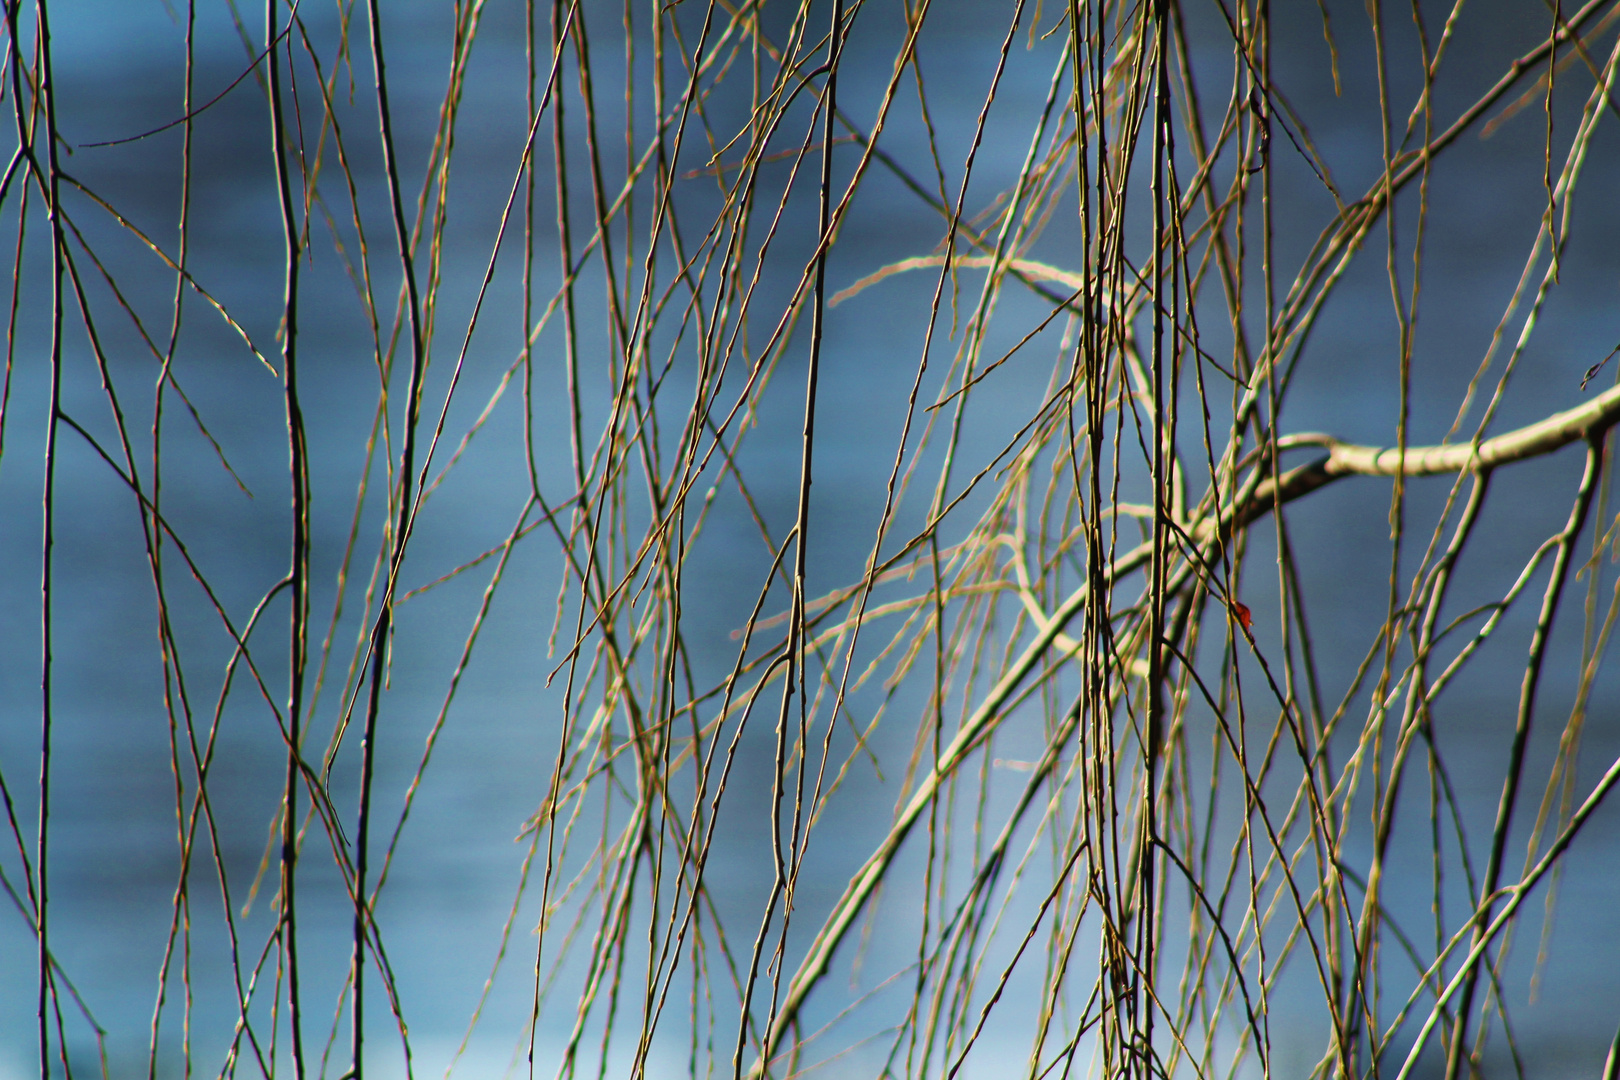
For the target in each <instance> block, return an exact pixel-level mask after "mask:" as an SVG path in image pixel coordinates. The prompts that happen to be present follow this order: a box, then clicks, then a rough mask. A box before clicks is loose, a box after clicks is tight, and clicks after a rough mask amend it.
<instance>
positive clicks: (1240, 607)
mask: <svg viewBox="0 0 1620 1080" xmlns="http://www.w3.org/2000/svg"><path fill="white" fill-rule="evenodd" d="M1232 614H1233V615H1236V616H1237V621H1238V622H1240V623H1242V624H1243V629H1245V630H1247V629H1248V628H1249V627H1250V626H1251V625H1252V624H1253V623H1254V615H1253V613H1251V612H1250V611H1249V605H1247V604H1245V603H1244V602H1243V601H1241V600H1233V601H1232Z"/></svg>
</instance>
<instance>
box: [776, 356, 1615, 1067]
mask: <svg viewBox="0 0 1620 1080" xmlns="http://www.w3.org/2000/svg"><path fill="white" fill-rule="evenodd" d="M1616 423H1620V386H1616V387H1613V388H1611V389H1609V390H1607V391H1605V392H1604V393H1602V394H1599V395H1597V396H1596V397H1594V398H1593V399H1592V400H1590V401H1588V402H1585V403H1584V404H1581V405H1578V406H1576V407H1574V408H1572V409H1566V410H1564V411H1563V412H1559V413H1554V414H1553V415H1552V416H1549V417H1546V418H1545V419H1543V420H1540V421H1537V422H1536V423H1533V424H1529V425H1526V426H1525V427H1521V428H1518V429H1515V430H1513V431H1509V432H1506V433H1504V434H1502V435H1498V436H1495V437H1493V438H1490V439H1486V440H1483V441H1481V442H1479V443H1477V444H1475V443H1458V444H1454V445H1436V446H1413V447H1407V448H1406V450H1405V451H1404V453H1403V452H1401V451H1399V450H1397V449H1392V448H1387V447H1372V446H1357V445H1354V444H1351V443H1343V442H1340V441H1338V440H1337V439H1335V438H1333V437H1332V436H1328V435H1319V434H1302V435H1295V436H1289V437H1286V438H1284V439H1281V440H1279V446H1280V447H1284V448H1293V447H1305V446H1322V447H1327V448H1328V449H1329V453H1328V455H1327V456H1326V457H1323V458H1319V459H1317V460H1316V461H1312V462H1310V463H1308V464H1306V465H1301V466H1298V467H1297V468H1294V469H1291V470H1289V471H1288V472H1285V473H1283V474H1282V475H1281V476H1280V477H1277V478H1274V479H1265V480H1263V481H1261V482H1260V483H1258V484H1251V485H1249V488H1250V490H1249V492H1247V493H1240V495H1239V497H1238V498H1237V500H1236V501H1235V505H1234V504H1229V505H1228V506H1227V507H1226V508H1225V509H1224V510H1223V511H1222V512H1221V513H1220V514H1219V515H1217V516H1215V517H1206V518H1204V519H1203V520H1201V521H1198V522H1194V523H1189V527H1188V528H1187V529H1186V532H1187V534H1188V535H1189V536H1191V537H1193V538H1194V539H1195V540H1197V541H1198V543H1199V546H1200V547H1204V548H1210V547H1213V546H1214V545H1216V544H1218V543H1220V542H1223V541H1224V540H1225V539H1227V538H1229V537H1230V536H1231V534H1232V533H1233V532H1235V531H1236V530H1237V529H1240V528H1242V527H1244V526H1246V525H1249V524H1251V523H1253V522H1254V521H1256V520H1258V519H1259V518H1261V517H1263V516H1264V515H1265V514H1266V513H1268V512H1269V511H1271V510H1273V509H1277V508H1280V507H1282V506H1284V505H1286V504H1288V503H1290V502H1293V501H1294V500H1296V499H1299V498H1302V497H1303V496H1305V495H1308V494H1310V493H1311V492H1314V491H1317V490H1318V489H1320V488H1323V487H1326V486H1327V485H1328V484H1331V483H1332V482H1334V481H1335V480H1340V479H1343V478H1344V477H1347V476H1388V477H1393V476H1397V475H1401V476H1436V475H1442V474H1447V473H1456V472H1461V471H1463V470H1467V469H1473V470H1484V469H1491V468H1495V467H1498V466H1502V465H1510V464H1513V463H1515V462H1520V461H1526V460H1529V459H1531V458H1537V457H1541V456H1544V455H1546V454H1550V453H1553V452H1554V451H1556V450H1560V449H1562V448H1563V447H1565V446H1568V445H1569V444H1571V443H1573V442H1576V441H1577V440H1580V439H1588V440H1592V439H1597V438H1600V437H1602V435H1604V434H1605V433H1606V432H1607V431H1608V430H1609V428H1611V427H1613V426H1614V425H1615V424H1616ZM1152 554H1153V544H1152V542H1151V541H1150V542H1147V543H1143V544H1141V545H1140V546H1138V547H1136V548H1133V549H1132V550H1130V551H1129V552H1127V553H1126V554H1124V555H1122V556H1120V557H1119V558H1117V559H1115V560H1114V563H1113V565H1112V567H1111V568H1110V570H1109V572H1108V574H1107V578H1106V580H1107V581H1108V583H1109V584H1110V586H1111V585H1113V584H1114V583H1117V582H1118V581H1120V580H1121V579H1122V578H1123V577H1125V576H1126V575H1127V574H1130V573H1132V572H1134V571H1136V570H1139V569H1141V568H1142V567H1143V566H1145V565H1147V563H1148V561H1149V559H1150V558H1151V557H1152ZM1088 595H1089V586H1088V585H1081V586H1080V587H1079V588H1077V589H1075V590H1074V591H1073V592H1072V593H1070V594H1069V596H1068V597H1067V598H1066V599H1065V600H1064V601H1063V603H1062V604H1061V605H1059V606H1058V607H1057V608H1056V609H1055V610H1054V611H1053V612H1052V613H1051V615H1050V616H1049V617H1048V618H1047V619H1046V620H1045V621H1044V623H1038V624H1037V631H1036V634H1035V637H1034V638H1033V640H1031V641H1030V643H1029V644H1028V645H1027V646H1025V648H1024V650H1023V651H1022V652H1021V653H1019V655H1018V658H1017V659H1016V660H1015V661H1014V662H1013V663H1012V664H1011V666H1010V667H1009V669H1008V670H1007V672H1006V674H1005V675H1003V676H1002V677H1001V678H1000V679H999V680H997V682H996V683H995V685H994V686H992V687H991V688H990V690H989V691H988V692H987V693H986V694H985V696H984V698H983V700H982V701H980V703H979V705H978V706H977V707H976V708H975V709H974V710H973V712H972V713H971V714H970V716H969V717H968V719H967V720H966V721H965V722H964V723H963V724H962V726H961V728H960V729H959V730H958V731H957V733H956V736H955V738H953V739H952V740H951V741H950V743H949V745H947V746H946V747H945V749H944V751H943V752H942V753H941V754H940V756H939V758H938V760H937V761H936V762H935V763H934V766H933V768H931V769H930V770H929V771H928V773H927V774H926V775H925V776H924V777H923V778H922V780H921V781H920V782H919V783H918V784H917V786H916V789H915V790H914V791H913V793H912V796H911V798H910V800H908V801H907V803H906V805H905V808H904V809H903V810H901V812H900V814H899V816H898V817H897V818H896V819H895V821H894V823H893V824H892V825H891V826H890V827H889V831H888V833H887V835H885V836H884V838H883V840H882V841H881V842H880V843H879V844H878V845H877V846H876V847H875V848H874V849H873V851H872V854H871V855H869V856H868V857H867V859H866V861H865V862H864V863H863V864H862V865H861V868H860V869H859V870H858V871H857V872H856V873H855V874H854V876H852V877H851V878H850V880H849V884H848V885H846V886H845V887H844V891H843V893H842V895H840V896H839V898H838V900H837V902H836V903H835V904H834V905H833V907H832V910H831V912H830V913H829V914H828V915H827V918H826V919H825V921H824V922H823V923H822V926H821V929H820V931H819V932H818V933H817V934H816V936H815V939H814V940H813V941H812V942H811V945H810V948H809V951H808V952H807V953H806V954H805V957H804V959H803V960H802V961H801V962H800V964H799V967H798V970H797V971H796V972H795V973H794V975H793V979H792V981H791V982H790V983H789V985H788V989H787V992H786V994H785V995H784V998H783V1002H782V1005H781V1008H780V1009H779V1011H778V1013H777V1015H776V1020H775V1022H774V1023H773V1024H772V1025H771V1028H770V1030H769V1032H768V1033H767V1034H766V1037H765V1042H764V1044H763V1046H762V1047H761V1053H760V1056H759V1059H758V1060H757V1061H756V1062H755V1063H754V1066H753V1068H752V1069H751V1070H750V1072H749V1076H750V1077H751V1078H754V1080H757V1078H758V1077H760V1076H762V1075H764V1071H765V1066H766V1063H767V1062H768V1061H769V1060H770V1058H771V1057H772V1056H773V1055H774V1054H775V1052H776V1050H777V1048H778V1047H779V1046H780V1045H781V1043H782V1040H783V1039H784V1038H785V1037H786V1036H787V1034H788V1032H789V1031H790V1030H791V1029H792V1027H793V1025H794V1024H795V1023H796V1021H797V1019H798V1016H799V1011H800V1009H801V1008H802V1007H803V1005H804V1003H805V1001H806V1000H807V999H808V998H809V996H810V993H811V991H812V990H813V989H814V988H815V986H816V984H817V983H818V982H820V980H821V978H822V976H823V975H825V974H826V972H827V969H828V966H829V965H830V964H831V962H832V957H833V954H834V953H835V952H836V951H837V949H838V946H839V945H840V944H841V943H842V942H843V940H844V937H845V936H846V935H847V934H848V932H849V929H850V927H851V926H853V925H854V923H855V920H856V918H857V917H858V916H859V915H860V913H861V911H862V909H863V908H864V907H865V906H866V902H867V900H868V899H870V898H871V896H872V894H873V892H874V891H875V890H876V889H877V887H878V885H879V884H880V883H881V882H882V881H883V879H884V877H885V875H886V874H887V873H888V870H889V867H890V865H891V864H892V863H893V862H894V859H895V856H896V855H897V854H899V851H900V848H901V846H902V845H903V844H904V842H905V840H906V837H907V836H908V835H909V834H910V832H911V830H912V828H913V826H915V825H916V824H917V821H918V820H919V819H920V818H921V816H922V814H923V811H924V810H926V809H927V808H928V806H929V804H930V803H931V802H932V801H933V800H934V799H935V798H936V797H937V795H938V794H939V791H940V788H941V786H942V785H943V784H944V783H945V781H946V780H947V779H948V778H949V777H950V776H951V775H952V774H953V773H954V772H955V771H956V770H957V769H958V768H959V767H960V766H961V765H962V763H963V762H964V761H966V760H967V758H968V756H969V755H970V754H971V753H972V752H973V750H974V749H976V748H977V747H978V746H980V745H981V744H982V743H983V742H984V740H985V738H986V737H987V736H988V735H989V734H990V733H991V731H992V730H993V729H994V728H995V727H996V725H997V724H998V723H999V722H1000V721H1001V720H1002V719H1003V718H1004V717H1006V716H1007V715H1009V714H1008V713H1007V712H1004V711H1003V708H1004V706H1006V704H1007V703H1008V702H1009V701H1011V700H1013V699H1014V696H1015V695H1016V694H1017V691H1018V690H1019V688H1020V687H1021V686H1022V685H1023V683H1024V681H1025V679H1027V678H1028V677H1029V675H1030V673H1031V672H1032V671H1034V670H1035V668H1036V666H1037V665H1038V664H1039V663H1040V662H1041V659H1042V658H1043V657H1044V656H1045V655H1046V653H1047V651H1048V650H1049V649H1051V648H1052V646H1053V645H1054V644H1055V643H1057V642H1058V640H1059V639H1060V638H1062V637H1063V636H1064V634H1063V631H1064V630H1065V629H1066V628H1067V626H1068V624H1069V622H1070V621H1071V620H1072V619H1073V618H1074V617H1075V616H1076V615H1078V614H1079V613H1080V611H1081V610H1083V609H1084V607H1085V604H1086V599H1087V596H1088Z"/></svg>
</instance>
